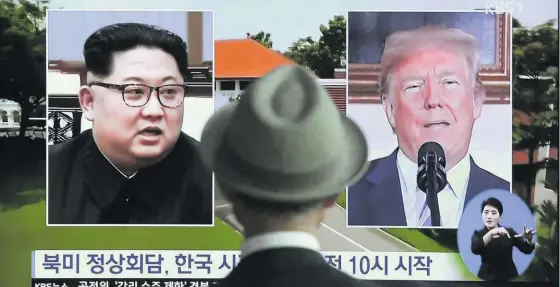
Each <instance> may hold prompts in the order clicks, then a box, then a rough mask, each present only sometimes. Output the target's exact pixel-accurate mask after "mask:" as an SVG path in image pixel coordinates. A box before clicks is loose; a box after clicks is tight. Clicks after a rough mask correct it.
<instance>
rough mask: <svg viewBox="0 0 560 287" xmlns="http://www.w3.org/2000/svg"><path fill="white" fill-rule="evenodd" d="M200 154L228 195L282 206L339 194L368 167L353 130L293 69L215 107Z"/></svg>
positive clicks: (312, 81)
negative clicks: (225, 188) (237, 98)
mask: <svg viewBox="0 0 560 287" xmlns="http://www.w3.org/2000/svg"><path fill="white" fill-rule="evenodd" d="M200 153H201V157H202V160H203V162H204V164H205V165H206V166H207V167H208V168H210V169H211V170H212V171H214V175H215V178H216V179H217V180H218V182H221V183H223V184H225V185H227V186H228V187H229V188H231V189H232V190H233V191H234V192H237V193H242V194H244V195H245V196H248V197H251V198H255V199H262V200H267V201H273V202H283V203H300V202H307V201H313V200H317V199H322V198H326V197H329V196H332V195H335V194H337V193H340V192H341V191H342V190H343V188H345V187H346V185H348V184H351V183H354V182H356V181H357V180H359V179H360V177H361V176H362V175H363V173H364V171H365V168H366V166H367V143H366V139H365V137H364V135H363V133H362V132H361V130H360V129H359V127H358V126H357V125H356V124H355V123H354V122H353V121H352V120H350V119H348V118H347V117H346V116H345V115H343V114H341V113H340V112H339V111H338V110H337V108H336V106H335V105H334V103H333V101H332V99H331V97H330V96H329V95H328V93H327V91H326V90H325V89H324V88H323V87H322V86H321V85H319V83H317V80H316V78H315V77H314V76H313V75H311V74H310V73H309V72H308V71H306V70H305V69H304V68H302V67H299V66H281V67H279V68H276V69H274V70H273V71H272V72H270V73H268V74H267V75H265V76H264V77H262V78H260V79H258V80H256V81H255V82H253V83H252V84H251V85H250V86H249V87H248V89H247V90H246V91H245V93H244V94H243V95H242V96H241V99H240V100H238V101H236V102H234V103H229V104H227V105H225V106H224V107H222V108H220V109H218V110H217V111H216V112H215V113H214V114H213V115H212V117H210V119H209V120H208V122H207V123H206V125H205V126H204V129H203V131H202V137H201V143H200Z"/></svg>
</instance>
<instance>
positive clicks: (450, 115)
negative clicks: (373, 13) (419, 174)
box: [384, 49, 482, 168]
mask: <svg viewBox="0 0 560 287" xmlns="http://www.w3.org/2000/svg"><path fill="white" fill-rule="evenodd" d="M469 71H470V69H469V67H468V64H467V62H466V60H465V58H464V57H463V56H462V55H459V54H458V53H452V52H449V51H445V50H438V49H426V50H423V51H421V52H418V53H415V54H413V55H410V56H408V57H405V58H404V59H403V60H402V61H401V62H400V63H399V64H398V65H396V66H395V67H393V69H392V73H391V74H390V84H389V100H388V102H387V103H388V104H387V103H386V104H385V105H384V108H385V112H386V114H387V118H388V119H389V122H390V124H391V126H392V127H393V128H394V130H395V132H396V134H397V139H398V142H399V147H400V148H401V150H402V151H403V152H404V154H405V155H406V156H407V157H408V158H410V159H411V160H413V161H416V157H417V153H418V149H419V148H420V146H421V145H422V144H424V143H425V142H428V141H435V142H437V143H439V144H441V146H442V147H443V149H444V151H445V155H446V158H447V163H448V166H447V167H448V168H452V167H453V166H454V165H455V164H456V163H457V162H459V161H460V160H461V159H462V158H463V157H464V156H465V155H466V154H467V151H468V148H469V143H470V139H471V135H472V128H473V125H474V121H475V120H476V119H477V118H478V117H479V116H480V113H481V106H482V100H477V98H476V97H475V96H474V84H473V79H472V77H470V73H469Z"/></svg>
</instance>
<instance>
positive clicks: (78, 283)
mask: <svg viewBox="0 0 560 287" xmlns="http://www.w3.org/2000/svg"><path fill="white" fill-rule="evenodd" d="M218 282H219V280H215V279H194V278H193V279H56V278H54V279H32V280H31V287H210V286H215V285H216V284H218Z"/></svg>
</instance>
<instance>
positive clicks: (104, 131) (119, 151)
mask: <svg viewBox="0 0 560 287" xmlns="http://www.w3.org/2000/svg"><path fill="white" fill-rule="evenodd" d="M88 81H89V79H88ZM89 82H90V83H91V81H89ZM99 82H100V83H101V86H99V85H91V87H89V89H90V92H91V93H92V95H93V96H92V102H91V107H90V109H89V110H87V111H85V115H86V118H88V119H89V120H91V121H92V122H93V125H92V126H93V134H94V138H95V141H96V143H97V145H98V146H99V148H100V149H101V151H102V152H103V153H104V154H105V155H106V156H107V157H109V158H110V159H111V160H113V161H116V162H117V163H121V164H124V165H129V164H132V165H134V164H135V163H140V164H141V163H142V162H150V161H153V160H157V159H160V158H163V157H164V156H165V155H167V153H168V152H169V151H170V150H171V149H172V148H173V146H174V145H175V143H176V142H177V139H178V137H179V134H180V132H181V126H182V123H183V98H184V90H181V87H182V85H183V78H182V76H181V73H180V71H179V68H178V66H177V63H176V61H175V59H174V58H173V56H172V55H170V54H168V53H166V52H164V51H163V50H161V49H157V48H148V47H142V46H139V47H136V48H134V49H131V50H128V51H124V52H118V53H115V54H114V56H113V69H112V73H111V74H110V75H109V76H108V77H106V78H103V79H99ZM107 83H108V84H115V85H129V86H127V89H130V95H131V96H130V97H128V96H125V95H124V93H123V91H122V90H119V89H115V88H111V87H107V86H106V85H105V86H103V84H107ZM135 84H140V85H144V88H142V86H134V85H135ZM166 85H171V86H169V87H170V88H165V91H164V89H163V88H160V89H159V99H158V93H157V92H156V91H154V90H151V91H150V88H149V87H147V86H150V87H161V86H166ZM173 85H175V86H173ZM146 87H147V88H146ZM143 94H145V96H144V98H145V100H140V99H141V96H140V95H143ZM127 95H128V94H127ZM172 96H176V97H180V98H181V99H180V101H179V100H178V99H177V101H175V102H174V104H169V103H171V101H172ZM125 98H126V99H125ZM166 103H167V104H168V106H166V105H164V104H166ZM174 105H178V106H175V107H169V106H174ZM82 106H83V105H82Z"/></svg>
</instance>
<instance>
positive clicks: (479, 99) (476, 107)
mask: <svg viewBox="0 0 560 287" xmlns="http://www.w3.org/2000/svg"><path fill="white" fill-rule="evenodd" d="M484 98H485V97H484V96H483V95H477V94H475V95H474V103H473V118H474V119H475V120H476V119H478V118H479V117H480V114H482V106H483V105H484Z"/></svg>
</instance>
